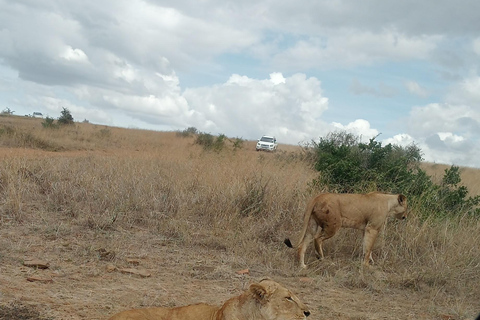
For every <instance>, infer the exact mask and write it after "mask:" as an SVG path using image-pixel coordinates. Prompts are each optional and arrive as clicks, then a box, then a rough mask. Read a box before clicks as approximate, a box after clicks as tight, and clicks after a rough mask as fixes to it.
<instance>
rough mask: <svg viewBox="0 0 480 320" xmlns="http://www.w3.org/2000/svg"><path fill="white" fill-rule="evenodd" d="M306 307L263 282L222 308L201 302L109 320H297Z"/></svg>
mask: <svg viewBox="0 0 480 320" xmlns="http://www.w3.org/2000/svg"><path fill="white" fill-rule="evenodd" d="M309 315H310V311H308V309H307V307H306V306H305V305H304V304H303V303H302V302H301V301H300V300H299V299H298V298H297V297H296V296H295V295H294V294H293V293H292V292H291V291H290V290H288V289H286V288H284V287H282V286H281V285H280V284H278V283H277V282H275V281H272V280H269V279H264V280H262V281H260V282H259V283H254V284H252V285H250V288H249V289H248V290H247V291H245V292H244V293H243V294H241V295H240V296H237V297H233V298H231V299H230V300H227V301H226V302H225V303H224V304H223V306H221V307H217V306H211V305H208V304H205V303H200V304H192V305H188V306H185V307H178V308H146V309H133V310H128V311H123V312H120V313H118V314H116V315H114V316H113V317H111V318H110V320H204V319H205V320H207V319H208V320H254V319H255V320H277V319H278V320H300V319H306V317H308V316H309Z"/></svg>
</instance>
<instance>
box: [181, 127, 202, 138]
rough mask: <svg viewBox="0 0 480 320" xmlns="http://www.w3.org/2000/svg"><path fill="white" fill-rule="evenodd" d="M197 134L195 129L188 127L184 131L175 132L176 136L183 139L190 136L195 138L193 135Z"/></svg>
mask: <svg viewBox="0 0 480 320" xmlns="http://www.w3.org/2000/svg"><path fill="white" fill-rule="evenodd" d="M198 133H199V132H198V130H197V128H195V127H188V128H187V129H185V130H182V131H178V132H177V136H179V137H183V138H188V137H191V136H195V135H197V134H198Z"/></svg>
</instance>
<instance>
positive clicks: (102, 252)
mask: <svg viewBox="0 0 480 320" xmlns="http://www.w3.org/2000/svg"><path fill="white" fill-rule="evenodd" d="M96 251H97V252H98V256H99V258H100V260H104V261H112V260H113V259H115V256H116V254H115V251H108V250H107V249H105V248H99V249H97V250H96Z"/></svg>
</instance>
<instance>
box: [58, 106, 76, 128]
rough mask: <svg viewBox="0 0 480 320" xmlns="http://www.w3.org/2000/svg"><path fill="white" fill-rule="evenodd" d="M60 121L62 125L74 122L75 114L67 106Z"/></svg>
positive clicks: (61, 114) (61, 113)
mask: <svg viewBox="0 0 480 320" xmlns="http://www.w3.org/2000/svg"><path fill="white" fill-rule="evenodd" d="M58 123H59V124H61V125H68V124H73V116H72V114H71V113H70V110H68V109H67V108H63V110H62V111H61V112H60V117H59V118H58Z"/></svg>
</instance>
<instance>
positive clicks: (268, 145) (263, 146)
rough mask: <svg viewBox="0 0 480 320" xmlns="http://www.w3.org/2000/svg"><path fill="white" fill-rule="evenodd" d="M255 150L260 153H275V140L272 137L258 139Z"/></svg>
mask: <svg viewBox="0 0 480 320" xmlns="http://www.w3.org/2000/svg"><path fill="white" fill-rule="evenodd" d="M255 150H257V151H260V150H264V151H276V150H277V139H275V137H273V136H263V137H261V138H260V139H258V142H257V146H256V147H255Z"/></svg>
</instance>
